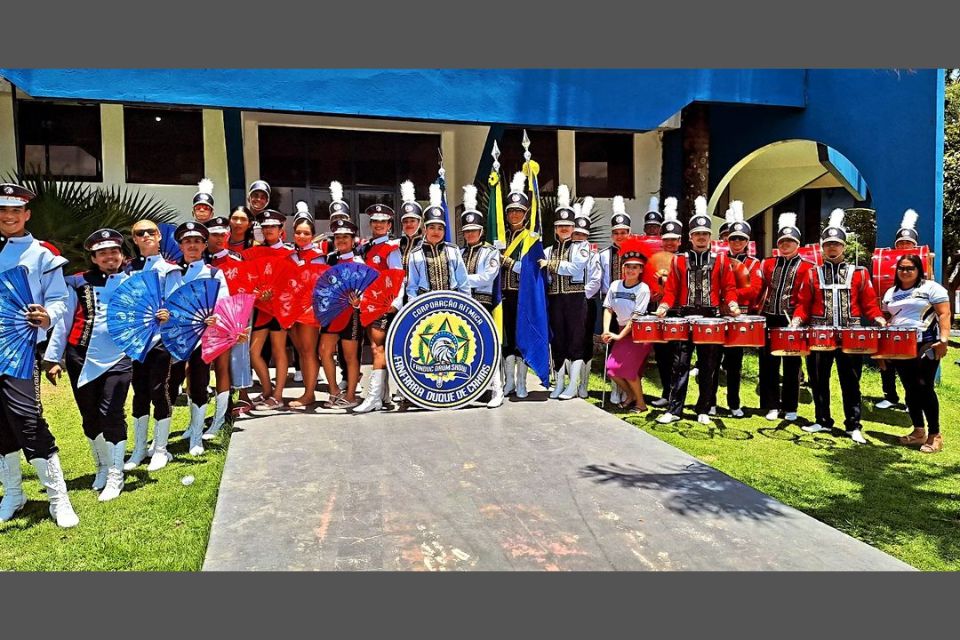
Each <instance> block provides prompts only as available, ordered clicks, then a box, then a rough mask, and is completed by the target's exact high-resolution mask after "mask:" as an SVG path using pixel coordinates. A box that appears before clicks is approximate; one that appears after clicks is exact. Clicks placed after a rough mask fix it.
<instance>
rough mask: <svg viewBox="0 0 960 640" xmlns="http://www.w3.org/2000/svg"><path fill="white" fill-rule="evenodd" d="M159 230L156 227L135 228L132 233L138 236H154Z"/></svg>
mask: <svg viewBox="0 0 960 640" xmlns="http://www.w3.org/2000/svg"><path fill="white" fill-rule="evenodd" d="M158 233H159V232H158V231H157V230H156V229H137V230H136V231H134V232H133V235H135V236H137V237H138V238H145V237H146V236H155V235H157V234H158Z"/></svg>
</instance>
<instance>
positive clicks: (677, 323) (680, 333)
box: [663, 318, 690, 342]
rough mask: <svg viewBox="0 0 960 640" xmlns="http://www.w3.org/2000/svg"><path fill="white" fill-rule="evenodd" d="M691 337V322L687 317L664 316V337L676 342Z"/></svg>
mask: <svg viewBox="0 0 960 640" xmlns="http://www.w3.org/2000/svg"><path fill="white" fill-rule="evenodd" d="M689 338H690V323H689V322H687V319H686V318H664V319H663V339H664V340H667V341H670V342H675V341H677V340H688V339H689Z"/></svg>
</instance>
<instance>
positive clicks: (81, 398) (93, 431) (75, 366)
mask: <svg viewBox="0 0 960 640" xmlns="http://www.w3.org/2000/svg"><path fill="white" fill-rule="evenodd" d="M86 352H87V350H86V349H84V348H80V347H75V346H73V345H67V352H66V358H65V359H66V362H67V375H69V376H70V386H71V387H73V397H74V398H75V399H76V401H77V408H78V409H80V420H81V422H82V425H83V433H84V435H86V436H87V437H88V438H90V439H91V440H93V439H94V438H96V437H97V436H98V435H100V434H101V433H102V434H103V439H104V440H106V441H107V442H109V443H110V444H116V443H118V442H123V441H124V440H126V439H127V422H126V420H125V415H124V405H126V403H127V392H128V391H129V390H130V378H131V377H132V376H133V366H132V365H131V364H130V358H128V357H126V356H124V357H123V359H121V360H120V362H118V363H117V364H115V365H113V366H112V367H110V369H109V370H108V371H106V372H105V373H102V374H101V375H100V376H98V377H97V378H95V379H94V380H90V381H89V382H87V383H86V384H85V385H83V386H82V387H78V386H77V381H78V380H79V379H80V372H81V371H82V370H83V362H84V360H85V359H86Z"/></svg>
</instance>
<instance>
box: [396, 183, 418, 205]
mask: <svg viewBox="0 0 960 640" xmlns="http://www.w3.org/2000/svg"><path fill="white" fill-rule="evenodd" d="M400 199H401V200H403V201H404V202H413V201H415V200H416V199H417V194H416V191H415V190H414V188H413V183H412V182H411V181H409V180H405V181H404V182H403V184H401V185H400Z"/></svg>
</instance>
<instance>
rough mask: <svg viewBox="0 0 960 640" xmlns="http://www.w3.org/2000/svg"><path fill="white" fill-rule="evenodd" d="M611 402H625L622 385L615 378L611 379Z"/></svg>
mask: <svg viewBox="0 0 960 640" xmlns="http://www.w3.org/2000/svg"><path fill="white" fill-rule="evenodd" d="M610 402H611V403H612V404H620V403H621V402H623V392H622V391H620V386H619V385H618V384H617V383H616V382H614V381H613V380H611V381H610Z"/></svg>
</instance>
